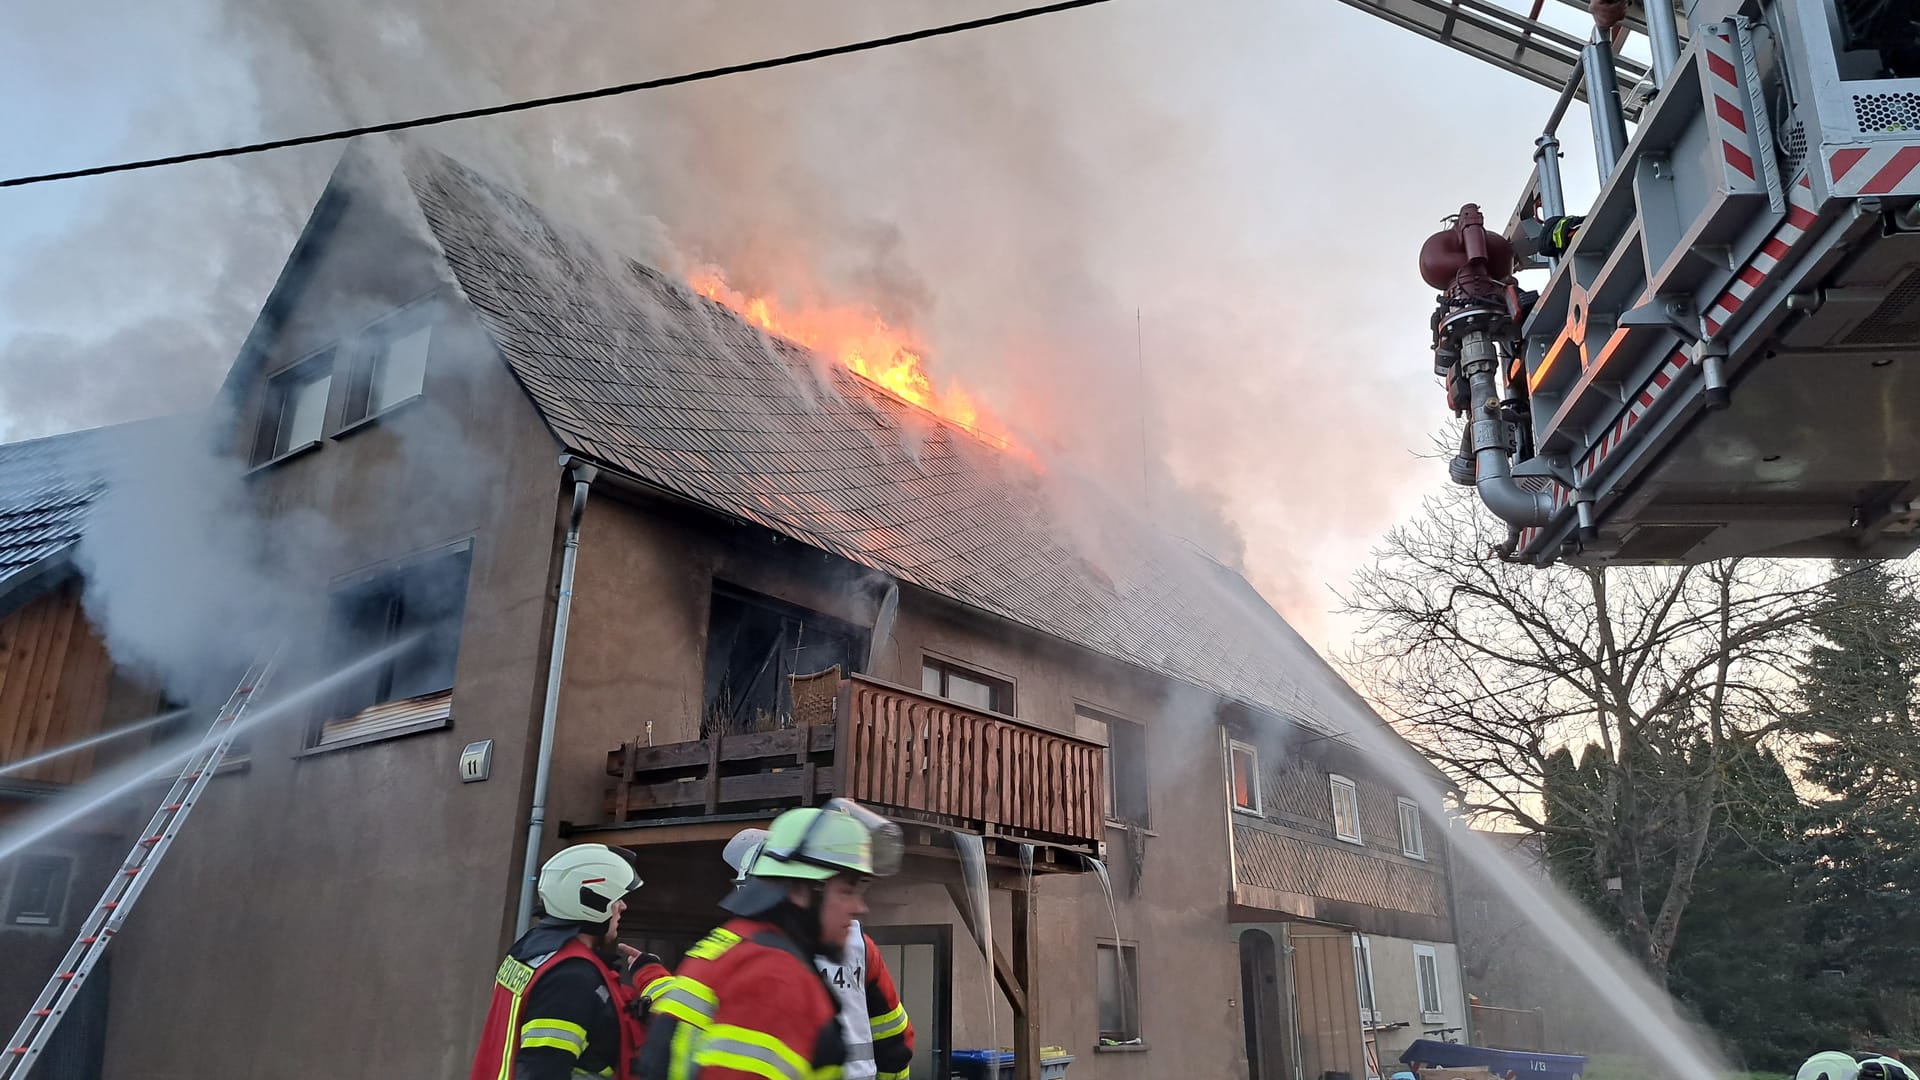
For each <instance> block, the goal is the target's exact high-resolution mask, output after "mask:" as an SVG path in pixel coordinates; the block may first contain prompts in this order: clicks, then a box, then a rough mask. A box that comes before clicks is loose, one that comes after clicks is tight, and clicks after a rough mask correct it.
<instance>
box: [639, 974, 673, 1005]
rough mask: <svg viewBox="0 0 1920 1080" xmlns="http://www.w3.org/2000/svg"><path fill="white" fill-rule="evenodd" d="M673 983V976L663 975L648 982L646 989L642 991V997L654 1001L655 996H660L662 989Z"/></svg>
mask: <svg viewBox="0 0 1920 1080" xmlns="http://www.w3.org/2000/svg"><path fill="white" fill-rule="evenodd" d="M672 985H673V976H671V975H662V976H660V977H659V978H657V979H655V980H653V981H652V982H650V983H648V984H647V987H646V989H644V990H642V991H640V996H641V997H642V998H645V999H646V1000H648V1001H652V1000H653V999H654V998H656V997H658V996H659V994H660V992H661V991H662V990H665V989H666V988H667V987H669V986H672Z"/></svg>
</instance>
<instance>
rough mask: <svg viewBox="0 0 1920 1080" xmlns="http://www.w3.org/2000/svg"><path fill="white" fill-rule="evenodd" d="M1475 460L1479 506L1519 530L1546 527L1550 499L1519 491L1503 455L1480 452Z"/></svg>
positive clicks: (1491, 451)
mask: <svg viewBox="0 0 1920 1080" xmlns="http://www.w3.org/2000/svg"><path fill="white" fill-rule="evenodd" d="M1477 459H1478V460H1477V462H1476V464H1477V465H1478V466H1479V469H1478V472H1479V477H1478V479H1476V480H1475V481H1474V485H1473V486H1474V488H1475V490H1477V491H1479V492H1480V501H1481V503H1483V504H1485V506H1486V508H1487V509H1489V510H1491V511H1493V513H1494V516H1496V517H1498V518H1499V519H1500V520H1502V521H1504V522H1506V523H1507V524H1509V525H1513V526H1516V527H1518V528H1522V529H1527V528H1532V527H1534V526H1536V525H1545V524H1546V523H1547V522H1548V521H1551V520H1552V519H1553V496H1552V495H1551V494H1549V493H1547V492H1544V491H1528V490H1527V489H1526V488H1523V487H1521V486H1520V484H1519V482H1518V481H1516V480H1514V478H1513V474H1512V473H1511V472H1510V471H1509V470H1508V465H1507V456H1506V455H1505V454H1503V453H1501V452H1500V451H1499V450H1482V451H1480V453H1479V454H1478V455H1477Z"/></svg>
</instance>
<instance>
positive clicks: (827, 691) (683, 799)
mask: <svg viewBox="0 0 1920 1080" xmlns="http://www.w3.org/2000/svg"><path fill="white" fill-rule="evenodd" d="M792 689H793V703H794V710H793V720H794V726H793V727H792V728H789V729H784V730H780V731H772V732H765V733H759V734H753V735H730V736H721V737H716V738H710V739H705V740H701V741H699V742H689V743H677V744H674V745H671V746H661V747H645V746H639V745H637V744H633V743H628V744H626V745H623V746H622V747H620V748H619V749H618V750H614V751H612V752H610V753H609V754H608V755H607V771H608V774H609V775H610V776H613V777H615V778H616V782H615V783H614V784H613V785H612V787H611V789H610V791H609V792H608V795H607V801H606V811H607V817H608V821H609V823H610V824H616V825H617V824H627V823H637V822H642V821H646V820H659V819H661V818H670V817H682V818H684V817H687V816H700V815H713V814H719V813H741V812H749V811H758V810H772V809H778V808H781V807H784V806H797V805H809V804H817V803H820V802H823V801H824V800H825V799H826V798H827V797H830V796H832V795H845V796H847V797H849V798H852V799H855V800H858V801H860V802H862V803H865V804H867V805H869V806H872V807H873V808H874V809H876V810H879V811H881V812H883V813H887V814H890V815H893V816H896V817H900V818H903V819H906V820H918V821H924V822H928V823H931V824H938V825H947V826H951V827H954V828H960V829H965V830H968V831H972V832H979V833H992V834H996V835H1001V836H1007V837H1014V838H1027V839H1033V840H1039V841H1045V842H1049V843H1057V844H1067V845H1071V846H1074V847H1080V848H1095V847H1097V846H1098V844H1099V842H1100V840H1101V836H1102V830H1103V828H1104V813H1103V806H1102V802H1103V798H1104V792H1105V790H1106V779H1105V776H1104V773H1103V770H1104V768H1105V765H1106V760H1105V752H1104V749H1103V748H1102V747H1101V746H1100V745H1099V744H1098V743H1095V742H1092V741H1090V740H1087V739H1082V738H1079V737H1077V736H1074V735H1071V734H1067V733H1065V732H1059V731H1052V730H1049V729H1046V728H1041V727H1036V726H1034V725H1032V724H1027V723H1022V722H1021V721H1019V720H1016V719H1014V718H1012V717H1007V716H999V715H995V714H991V713H984V712H979V711H976V710H972V709H968V708H965V707H962V706H959V705H956V704H954V703H953V702H951V701H947V700H944V699H942V698H936V697H932V696H929V695H927V694H923V693H921V692H919V691H917V690H910V689H908V688H906V687H901V686H894V685H892V684H890V683H884V682H881V681H879V680H877V679H872V678H869V677H867V676H864V675H853V676H848V677H843V676H842V675H841V674H840V672H839V670H838V669H837V668H836V669H831V670H828V671H825V672H821V673H820V674H818V675H811V676H801V677H796V678H795V679H794V680H793V687H792Z"/></svg>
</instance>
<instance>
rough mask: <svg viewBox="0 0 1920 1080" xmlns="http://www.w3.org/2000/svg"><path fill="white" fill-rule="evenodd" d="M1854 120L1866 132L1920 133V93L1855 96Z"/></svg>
mask: <svg viewBox="0 0 1920 1080" xmlns="http://www.w3.org/2000/svg"><path fill="white" fill-rule="evenodd" d="M1853 118H1854V120H1855V122H1857V123H1858V124H1859V125H1860V130H1861V131H1864V132H1892V131H1920V93H1911V94H1907V93H1903V94H1855V95H1853Z"/></svg>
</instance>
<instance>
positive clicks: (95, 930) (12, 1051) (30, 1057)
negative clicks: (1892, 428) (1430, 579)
mask: <svg viewBox="0 0 1920 1080" xmlns="http://www.w3.org/2000/svg"><path fill="white" fill-rule="evenodd" d="M272 672H273V657H272V655H269V656H268V657H267V658H265V659H262V660H256V661H254V664H253V666H252V667H250V668H248V669H247V673H246V675H245V676H243V677H242V678H241V680H240V685H238V686H236V687H234V689H233V694H232V696H231V697H229V698H227V703H226V704H225V705H224V706H222V707H221V709H220V712H219V714H218V715H216V716H215V717H214V718H213V725H212V726H211V727H209V728H208V729H207V733H206V734H205V735H204V736H202V737H201V739H200V744H199V746H198V748H196V749H195V750H194V752H193V756H192V757H190V758H188V759H187V763H186V767H185V768H183V769H181V770H180V776H179V778H178V779H176V780H174V782H173V787H172V789H171V790H169V791H168V792H167V797H166V798H165V799H164V800H162V801H161V803H160V809H159V810H157V811H155V812H154V815H153V821H152V822H151V823H149V824H148V825H147V827H146V830H145V831H144V832H142V833H141V834H140V839H139V840H137V841H135V842H134V845H133V850H132V851H129V852H128V853H127V858H126V861H125V862H123V863H121V864H120V870H119V872H118V873H116V874H114V875H113V879H112V880H111V881H109V882H108V883H107V890H106V892H105V893H104V894H102V895H101V897H100V902H99V903H98V904H96V905H94V908H93V910H92V911H91V912H89V913H88V914H87V918H86V920H85V921H84V922H83V923H82V924H81V926H80V936H79V937H78V938H76V939H75V940H74V943H73V946H72V947H71V948H69V949H68V950H67V955H66V957H65V958H63V959H62V960H61V961H60V966H59V967H58V968H56V969H55V970H54V975H53V977H52V978H51V979H48V980H47V986H46V989H44V990H42V991H40V997H39V998H38V999H37V1000H35V1001H34V1003H33V1009H32V1011H30V1012H28V1013H27V1018H26V1019H25V1020H22V1021H21V1022H20V1027H19V1030H17V1031H15V1032H14V1033H13V1038H12V1039H10V1040H8V1041H7V1043H6V1047H7V1049H6V1052H5V1053H4V1054H0V1080H24V1078H25V1077H26V1075H27V1074H28V1073H30V1072H32V1071H33V1063H34V1061H35V1060H36V1059H37V1058H39V1056H40V1052H41V1051H42V1050H45V1049H46V1047H47V1041H48V1039H50V1038H51V1037H52V1036H53V1030H54V1028H55V1027H57V1026H58V1025H59V1023H60V1019H61V1017H63V1016H65V1015H66V1012H67V1010H68V1009H69V1008H71V1007H72V1005H73V1003H74V1000H75V999H76V998H78V997H79V994H80V987H81V984H83V983H85V982H86V980H87V976H88V975H89V974H90V973H92V971H93V968H94V965H95V964H97V963H99V962H100V957H101V956H103V955H105V954H106V951H107V946H108V945H109V944H110V943H112V941H113V937H114V935H115V934H117V933H119V932H120V926H121V924H122V923H124V922H126V919H127V914H128V913H129V912H130V911H132V910H133V902H134V901H135V900H138V899H139V898H140V893H141V891H142V890H144V889H145V888H146V887H147V882H148V881H149V880H150V879H151V878H152V877H153V873H152V871H153V869H154V868H155V867H156V866H158V865H159V864H160V859H161V857H162V856H164V855H166V853H167V848H168V847H169V846H171V845H172V844H173V838H174V837H175V836H178V835H179V833H180V826H181V825H182V824H183V823H185V821H186V820H187V814H188V813H189V812H190V811H192V810H193V807H194V804H195V803H197V802H199V801H200V793H201V792H202V791H204V790H205V789H206V786H207V781H209V780H211V779H212V778H213V774H214V771H215V770H216V769H218V768H219V767H220V762H221V760H222V759H224V758H225V757H226V755H227V748H228V747H229V746H231V745H232V744H233V736H234V725H235V724H236V723H237V722H238V721H239V719H240V715H241V714H242V713H244V712H246V710H247V706H248V705H249V704H250V703H251V702H252V701H253V698H254V695H256V694H258V693H259V692H260V689H261V688H262V687H264V686H265V685H266V683H267V676H269V675H270V674H272Z"/></svg>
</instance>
